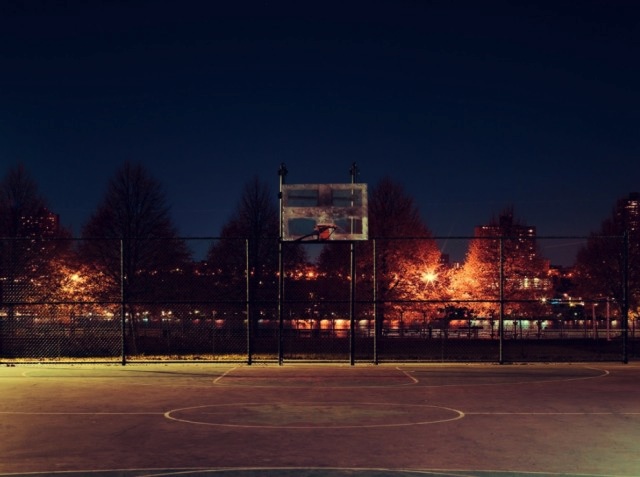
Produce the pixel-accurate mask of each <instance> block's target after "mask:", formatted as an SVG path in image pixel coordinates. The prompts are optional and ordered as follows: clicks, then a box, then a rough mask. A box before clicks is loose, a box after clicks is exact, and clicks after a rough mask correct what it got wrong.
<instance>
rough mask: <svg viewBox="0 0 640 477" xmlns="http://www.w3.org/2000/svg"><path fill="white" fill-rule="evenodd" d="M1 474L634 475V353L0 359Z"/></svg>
mask: <svg viewBox="0 0 640 477" xmlns="http://www.w3.org/2000/svg"><path fill="white" fill-rule="evenodd" d="M0 390H1V391H0V393H1V396H2V399H0V430H1V432H2V439H1V440H0V475H3V476H6V475H13V476H16V475H20V476H22V475H24V476H26V475H29V476H48V475H55V476H77V475H88V476H95V477H97V476H104V477H107V476H110V477H111V476H122V477H130V476H137V477H141V476H174V475H179V476H199V477H201V476H233V477H245V476H258V475H260V476H309V477H316V476H333V477H342V476H397V477H406V476H418V475H429V476H464V477H469V476H481V477H486V476H516V475H518V476H520V475H522V476H525V475H531V476H533V475H535V476H540V475H545V476H560V475H561V476H586V475H598V476H627V477H631V476H638V475H640V453H639V452H638V443H639V442H640V367H639V366H638V365H637V364H636V363H634V364H626V365H625V364H621V363H593V364H523V365H497V364H445V365H441V364H393V365H391V364H385V365H377V366H376V365H370V364H357V365H355V366H350V365H337V364H303V363H294V364H286V365H283V366H278V365H277V364H260V365H256V364H253V365H250V366H249V365H246V364H209V363H201V364H193V363H189V364H180V363H166V364H161V363H160V364H158V363H156V364H131V365H127V366H121V365H115V364H113V365H70V364H42V365H20V364H15V365H7V364H2V367H1V368H0Z"/></svg>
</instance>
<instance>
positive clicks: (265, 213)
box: [207, 177, 305, 302]
mask: <svg viewBox="0 0 640 477" xmlns="http://www.w3.org/2000/svg"><path fill="white" fill-rule="evenodd" d="M276 199H277V196H276V194H275V193H273V191H272V190H271V188H270V187H269V186H268V184H266V183H264V182H263V181H261V180H260V179H259V178H258V177H254V178H253V179H252V180H250V181H248V182H247V183H246V184H245V186H244V188H243V191H242V195H241V196H240V200H239V202H238V204H237V206H236V209H235V211H234V213H233V215H232V217H231V219H230V220H229V221H228V222H227V223H226V224H225V225H224V226H223V228H222V233H221V240H220V241H218V242H216V243H214V244H213V245H212V246H211V247H210V249H209V251H208V254H207V263H208V267H209V270H210V273H212V274H215V275H217V276H218V277H220V278H221V279H222V280H221V281H219V283H223V282H224V283H226V284H228V285H230V286H229V292H228V293H229V294H230V295H229V296H231V297H235V298H239V299H240V300H242V299H244V296H243V294H244V293H245V290H246V287H245V286H244V285H245V283H243V281H244V280H246V268H247V259H248V266H249V293H250V297H251V298H252V300H256V301H263V302H264V301H266V302H269V301H271V302H273V301H274V300H275V299H276V298H277V280H278V277H277V271H278V230H279V214H278V206H277V200H276ZM247 245H248V248H247ZM283 255H284V257H285V260H286V263H287V265H288V266H290V267H295V266H296V265H295V264H297V263H302V262H304V259H305V255H304V251H303V249H302V248H301V247H294V246H290V247H287V250H286V253H284V254H283Z"/></svg>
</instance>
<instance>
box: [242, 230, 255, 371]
mask: <svg viewBox="0 0 640 477" xmlns="http://www.w3.org/2000/svg"><path fill="white" fill-rule="evenodd" d="M244 253H245V264H246V265H245V275H246V283H245V287H246V290H245V296H246V300H247V303H246V306H245V314H246V317H247V364H248V365H251V360H252V353H253V349H252V346H251V344H252V343H251V298H252V297H251V276H250V275H249V272H250V271H251V265H250V264H249V239H245V241H244Z"/></svg>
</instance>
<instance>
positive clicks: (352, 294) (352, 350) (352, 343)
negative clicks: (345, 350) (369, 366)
mask: <svg viewBox="0 0 640 477" xmlns="http://www.w3.org/2000/svg"><path fill="white" fill-rule="evenodd" d="M355 248H356V247H355V242H354V241H353V240H352V241H351V244H350V251H351V254H350V268H351V271H350V272H349V273H350V274H351V284H350V289H349V328H350V330H351V333H350V336H349V355H350V363H351V365H352V366H353V365H354V364H355V362H356V356H355V354H356V317H355V299H356V250H355Z"/></svg>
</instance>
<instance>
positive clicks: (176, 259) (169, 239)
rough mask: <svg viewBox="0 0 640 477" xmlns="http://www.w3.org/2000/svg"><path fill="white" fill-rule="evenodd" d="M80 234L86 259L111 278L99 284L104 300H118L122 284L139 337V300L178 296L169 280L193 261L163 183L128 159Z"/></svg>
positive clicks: (82, 252) (132, 324)
mask: <svg viewBox="0 0 640 477" xmlns="http://www.w3.org/2000/svg"><path fill="white" fill-rule="evenodd" d="M82 238H83V239H84V240H83V241H82V243H81V246H80V251H81V255H82V257H83V259H84V260H85V263H88V264H91V265H92V266H93V267H95V268H96V269H97V270H96V271H97V272H99V275H96V276H104V277H106V280H107V282H108V283H105V284H103V286H102V287H101V288H102V290H103V298H105V299H108V300H111V301H115V302H118V301H119V298H120V290H121V288H120V287H121V285H122V290H123V291H124V294H125V296H124V299H125V303H127V305H128V313H129V315H130V318H131V319H130V320H129V322H130V324H131V331H132V333H133V336H134V337H135V336H136V335H135V316H134V315H135V313H134V311H133V307H134V305H135V303H136V302H140V301H142V300H144V301H152V302H153V301H156V302H157V301H158V300H160V299H163V300H167V299H170V298H171V297H173V296H176V294H177V293H179V289H176V288H175V286H169V285H168V283H167V282H168V281H171V280H169V278H170V277H171V276H172V274H175V273H180V271H183V270H184V269H185V266H186V264H187V262H188V261H189V260H190V252H189V250H188V248H187V246H186V244H185V242H184V240H182V239H180V238H179V237H178V235H177V231H176V228H175V226H174V225H173V223H172V220H171V218H170V215H169V207H168V206H167V204H166V198H165V192H164V189H163V188H162V186H161V184H160V183H159V182H157V181H156V180H155V179H154V178H153V177H152V176H151V175H150V174H149V172H148V171H147V170H146V169H145V168H144V167H143V166H142V165H140V164H132V163H130V162H125V163H124V165H123V166H122V167H121V168H120V169H119V170H117V172H116V173H115V175H114V176H113V177H112V178H111V179H110V180H109V182H108V185H107V190H106V193H105V195H104V198H103V200H102V202H101V203H100V205H99V206H98V208H97V210H96V212H94V213H93V215H92V216H91V217H90V218H89V220H88V222H87V223H86V224H85V225H84V227H83V229H82ZM152 284H153V285H152Z"/></svg>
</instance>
